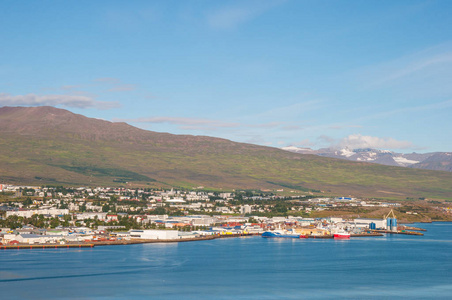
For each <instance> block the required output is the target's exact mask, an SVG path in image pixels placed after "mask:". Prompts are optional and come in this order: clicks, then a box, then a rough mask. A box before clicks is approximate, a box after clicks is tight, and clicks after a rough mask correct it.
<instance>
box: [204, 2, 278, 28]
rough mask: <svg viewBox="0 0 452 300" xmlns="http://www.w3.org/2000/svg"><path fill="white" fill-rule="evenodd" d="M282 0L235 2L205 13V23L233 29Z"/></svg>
mask: <svg viewBox="0 0 452 300" xmlns="http://www.w3.org/2000/svg"><path fill="white" fill-rule="evenodd" d="M282 2H284V1H252V2H236V3H237V4H236V5H233V6H225V7H222V8H220V9H217V10H213V11H211V12H209V13H208V14H207V15H206V20H207V24H208V25H209V26H210V27H211V28H214V29H222V30H224V29H234V28H236V27H238V26H240V25H241V24H243V23H246V22H249V21H251V20H253V19H254V18H257V17H259V16H260V15H262V14H264V13H265V12H266V11H268V10H270V9H271V8H273V7H274V6H276V5H278V4H280V3H282Z"/></svg>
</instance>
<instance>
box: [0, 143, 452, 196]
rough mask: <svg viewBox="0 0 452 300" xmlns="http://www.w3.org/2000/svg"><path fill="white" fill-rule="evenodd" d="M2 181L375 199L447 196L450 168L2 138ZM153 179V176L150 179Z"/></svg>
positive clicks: (218, 146)
mask: <svg viewBox="0 0 452 300" xmlns="http://www.w3.org/2000/svg"><path fill="white" fill-rule="evenodd" d="M0 168H1V169H0V180H1V181H8V182H11V181H16V182H24V183H25V182H27V183H37V184H43V183H63V184H75V185H88V184H92V185H114V184H117V183H118V182H116V183H115V182H114V180H116V181H118V180H119V181H128V182H134V183H146V182H149V183H151V184H164V183H165V184H171V185H179V186H185V187H192V186H199V185H203V186H205V187H212V188H276V187H277V188H281V186H283V187H290V188H291V189H294V188H297V189H299V190H303V189H306V188H307V189H319V190H323V191H325V192H327V193H328V192H330V193H336V194H344V195H355V196H379V197H384V196H387V197H400V198H405V197H408V196H410V197H430V198H431V197H437V198H444V199H452V184H451V183H452V173H449V172H437V171H428V170H418V169H409V168H399V167H388V166H382V165H375V164H366V163H356V162H349V161H342V160H336V159H330V158H324V157H318V156H311V155H299V154H294V153H289V152H285V151H281V150H278V149H273V148H266V147H259V146H253V145H246V144H236V143H232V142H230V141H225V140H216V141H214V142H213V141H211V140H205V141H203V140H201V141H197V142H196V143H193V142H190V141H189V140H186V139H184V138H183V137H175V139H174V140H171V141H169V142H168V141H166V142H164V141H162V142H160V143H159V144H158V145H157V143H156V142H153V141H152V140H148V141H142V142H136V141H108V140H107V141H106V140H87V139H74V138H68V137H61V136H59V137H58V138H57V139H53V138H48V137H47V138H46V137H39V138H38V137H34V136H21V137H20V138H18V137H17V136H14V135H3V138H2V139H1V141H0ZM153 180H156V181H157V183H155V182H154V181H153Z"/></svg>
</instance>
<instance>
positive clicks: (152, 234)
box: [129, 230, 179, 240]
mask: <svg viewBox="0 0 452 300" xmlns="http://www.w3.org/2000/svg"><path fill="white" fill-rule="evenodd" d="M129 233H130V238H131V239H147V240H173V239H178V238H179V231H177V230H130V231H129Z"/></svg>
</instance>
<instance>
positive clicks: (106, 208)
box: [102, 204, 110, 212]
mask: <svg viewBox="0 0 452 300" xmlns="http://www.w3.org/2000/svg"><path fill="white" fill-rule="evenodd" d="M102 211H103V212H109V211H110V206H109V205H108V204H105V205H104V206H102Z"/></svg>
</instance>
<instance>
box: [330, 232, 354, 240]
mask: <svg viewBox="0 0 452 300" xmlns="http://www.w3.org/2000/svg"><path fill="white" fill-rule="evenodd" d="M333 236H334V238H335V239H349V238H350V233H348V232H345V231H339V232H336V233H334V234H333Z"/></svg>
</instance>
